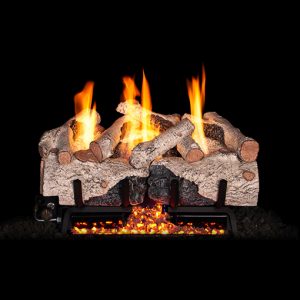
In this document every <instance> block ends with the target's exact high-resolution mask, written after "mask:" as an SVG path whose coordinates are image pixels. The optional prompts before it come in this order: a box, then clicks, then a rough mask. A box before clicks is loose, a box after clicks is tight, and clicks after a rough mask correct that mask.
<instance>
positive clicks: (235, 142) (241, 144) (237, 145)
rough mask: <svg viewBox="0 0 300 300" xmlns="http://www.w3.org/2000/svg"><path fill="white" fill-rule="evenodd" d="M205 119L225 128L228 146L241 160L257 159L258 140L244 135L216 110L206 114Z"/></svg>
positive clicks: (207, 122)
mask: <svg viewBox="0 0 300 300" xmlns="http://www.w3.org/2000/svg"><path fill="white" fill-rule="evenodd" d="M203 119H204V123H206V124H216V125H218V126H220V127H222V128H223V130H224V139H225V144H226V147H227V148H228V149H229V150H230V151H233V152H236V153H237V155H238V156H239V158H240V159H241V160H243V161H245V162H253V161H255V160H256V159H257V156H258V152H259V144H258V142H257V141H255V140H254V139H252V138H249V137H246V136H245V135H243V134H242V133H241V131H240V130H239V129H238V128H235V127H234V126H233V125H232V124H231V123H230V122H229V121H228V120H226V119H225V118H223V117H221V116H219V115H218V114H217V113H215V112H209V113H206V114H204V118H203Z"/></svg>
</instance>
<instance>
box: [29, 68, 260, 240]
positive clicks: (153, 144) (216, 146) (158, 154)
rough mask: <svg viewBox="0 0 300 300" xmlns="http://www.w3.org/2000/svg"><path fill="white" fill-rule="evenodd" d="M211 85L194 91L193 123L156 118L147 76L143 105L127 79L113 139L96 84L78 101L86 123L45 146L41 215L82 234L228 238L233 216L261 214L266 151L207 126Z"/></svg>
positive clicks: (213, 121) (63, 130)
mask: <svg viewBox="0 0 300 300" xmlns="http://www.w3.org/2000/svg"><path fill="white" fill-rule="evenodd" d="M205 81H206V78H205V73H204V71H203V78H202V84H200V80H199V79H193V80H192V81H191V82H189V84H188V94H189V97H190V100H191V110H192V114H191V115H188V114H185V115H184V116H180V115H177V114H173V115H162V114H158V113H154V112H152V106H151V98H150V90H149V85H148V83H147V80H146V78H145V75H143V86H142V93H141V104H140V103H139V102H138V100H137V97H138V96H139V95H140V93H139V91H138V89H137V87H136V86H135V83H134V81H133V79H132V78H129V77H126V78H124V80H123V82H124V93H123V97H122V100H124V101H122V102H121V103H120V104H119V105H118V107H117V111H118V112H119V113H121V114H123V116H121V117H120V118H119V119H117V120H116V121H115V122H114V123H113V124H112V125H111V127H109V128H107V129H104V128H103V127H102V126H101V125H100V123H101V116H100V114H99V113H97V112H96V107H95V105H94V108H93V109H91V106H92V95H93V83H88V84H87V85H86V87H85V89H84V90H83V91H82V92H81V93H79V94H77V95H76V96H75V108H76V115H75V117H74V118H72V119H70V120H69V121H67V122H66V123H65V124H64V125H63V126H61V127H59V128H56V129H53V130H50V131H48V132H46V133H45V134H44V135H43V136H42V138H41V141H40V143H39V151H40V155H41V176H40V178H41V188H40V190H41V196H39V197H38V199H37V204H36V209H35V215H36V219H37V220H39V221H55V222H58V223H59V224H61V225H62V229H63V230H64V231H69V232H71V233H72V234H98V235H103V234H104V235H112V234H113V235H119V234H134V235H138V234H141V235H147V234H149V235H155V234H162V235H164V234H174V235H182V234H186V235H224V234H227V233H229V232H233V231H234V230H235V224H234V216H233V214H232V213H231V211H230V210H229V209H228V208H226V207H227V206H256V205H257V200H258V193H259V174H258V166H257V162H256V159H257V156H258V152H259V144H258V143H257V142H256V141H255V140H254V139H252V138H249V137H246V136H244V135H243V134H242V133H241V132H240V130H239V129H237V128H235V127H234V126H233V125H232V124H231V123H229V121H227V120H226V119H224V118H222V117H221V116H219V115H218V114H216V113H206V114H204V116H203V117H202V108H203V104H204V97H205Z"/></svg>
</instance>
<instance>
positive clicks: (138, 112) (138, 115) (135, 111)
mask: <svg viewBox="0 0 300 300" xmlns="http://www.w3.org/2000/svg"><path fill="white" fill-rule="evenodd" d="M116 110H117V112H119V113H121V114H123V115H127V114H128V113H129V112H130V118H133V119H135V120H137V121H140V122H142V121H143V118H142V116H143V113H144V114H145V115H146V116H147V117H149V115H150V117H151V118H155V117H159V118H162V119H164V120H166V121H169V122H171V123H172V124H177V123H178V122H179V121H180V115H178V114H174V115H162V114H158V113H155V112H152V111H150V110H147V109H145V108H143V107H142V106H141V105H140V103H138V102H136V103H134V104H131V103H129V102H128V101H125V102H121V103H119V105H118V107H117V109H116Z"/></svg>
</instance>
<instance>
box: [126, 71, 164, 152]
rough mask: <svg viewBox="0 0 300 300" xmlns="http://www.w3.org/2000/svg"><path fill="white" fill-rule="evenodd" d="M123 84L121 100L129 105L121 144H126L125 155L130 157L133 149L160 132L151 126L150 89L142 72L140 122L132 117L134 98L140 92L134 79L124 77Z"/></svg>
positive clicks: (135, 100) (134, 112)
mask: <svg viewBox="0 0 300 300" xmlns="http://www.w3.org/2000/svg"><path fill="white" fill-rule="evenodd" d="M123 84H124V90H123V98H124V99H125V101H127V102H128V104H129V105H128V110H127V113H126V117H127V127H126V132H125V135H124V137H123V139H122V142H123V143H126V144H127V152H128V153H127V155H128V156H130V153H131V151H132V149H133V148H134V147H136V146H137V145H138V144H140V143H142V142H147V141H150V140H152V139H154V138H155V137H156V136H158V135H159V133H160V132H159V129H158V128H156V127H155V126H154V125H152V124H151V111H152V102H151V95H150V87H149V83H148V81H147V78H146V76H145V73H144V72H143V82H142V93H141V106H142V112H141V120H140V122H139V121H138V120H136V119H135V118H134V117H133V116H134V115H136V106H135V104H136V103H138V101H137V99H136V97H137V96H139V95H140V92H139V90H138V88H137V87H136V85H135V83H134V79H133V78H131V77H124V78H123Z"/></svg>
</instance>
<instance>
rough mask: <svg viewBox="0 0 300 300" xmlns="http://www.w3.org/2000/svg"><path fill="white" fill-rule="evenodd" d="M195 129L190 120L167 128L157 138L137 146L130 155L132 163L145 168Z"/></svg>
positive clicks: (136, 166)
mask: <svg viewBox="0 0 300 300" xmlns="http://www.w3.org/2000/svg"><path fill="white" fill-rule="evenodd" d="M194 130H195V127H194V125H193V124H192V123H191V121H189V120H183V121H181V122H179V123H178V124H177V125H176V126H173V127H171V128H169V129H167V130H166V131H165V132H163V133H161V134H160V135H159V136H157V137H156V138H155V139H153V140H152V141H149V142H145V143H141V144H139V145H138V146H136V147H135V148H134V149H133V151H132V153H131V156H130V164H131V165H132V166H134V167H135V168H143V167H147V166H149V164H150V163H151V162H152V161H153V160H154V159H155V158H157V157H158V156H160V155H162V154H164V153H166V152H167V151H168V150H170V149H172V148H173V147H175V146H176V145H177V144H178V143H179V142H180V141H182V139H184V138H185V137H187V136H189V135H190V134H191V133H192V132H193V131H194Z"/></svg>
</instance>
